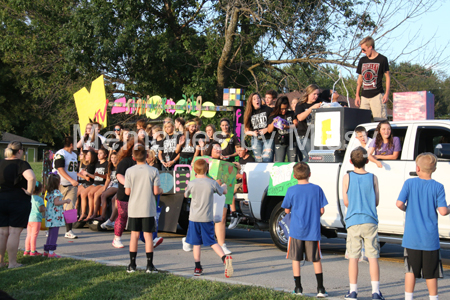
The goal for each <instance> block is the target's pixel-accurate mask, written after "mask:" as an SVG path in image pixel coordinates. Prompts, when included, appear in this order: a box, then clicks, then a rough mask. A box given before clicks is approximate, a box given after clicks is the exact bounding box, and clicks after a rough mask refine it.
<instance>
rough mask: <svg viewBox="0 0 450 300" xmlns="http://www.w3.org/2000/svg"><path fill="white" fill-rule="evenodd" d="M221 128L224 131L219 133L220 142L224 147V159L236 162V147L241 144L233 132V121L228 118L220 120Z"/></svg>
mask: <svg viewBox="0 0 450 300" xmlns="http://www.w3.org/2000/svg"><path fill="white" fill-rule="evenodd" d="M220 129H222V133H221V134H218V135H217V137H218V138H219V140H218V142H219V143H220V145H221V147H222V158H221V159H222V160H227V161H229V162H234V158H235V157H236V156H237V152H236V148H237V146H238V145H239V140H238V139H237V137H236V135H234V134H233V133H231V122H230V120H228V119H227V118H223V119H222V120H220Z"/></svg>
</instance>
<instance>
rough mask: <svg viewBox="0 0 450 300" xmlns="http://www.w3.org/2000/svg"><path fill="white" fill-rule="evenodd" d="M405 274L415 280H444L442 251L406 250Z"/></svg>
mask: <svg viewBox="0 0 450 300" xmlns="http://www.w3.org/2000/svg"><path fill="white" fill-rule="evenodd" d="M404 255H405V272H406V273H414V277H415V278H425V279H433V278H442V277H443V273H444V272H443V271H444V270H443V269H442V261H441V250H440V249H438V250H433V251H424V250H414V249H407V248H405V251H404Z"/></svg>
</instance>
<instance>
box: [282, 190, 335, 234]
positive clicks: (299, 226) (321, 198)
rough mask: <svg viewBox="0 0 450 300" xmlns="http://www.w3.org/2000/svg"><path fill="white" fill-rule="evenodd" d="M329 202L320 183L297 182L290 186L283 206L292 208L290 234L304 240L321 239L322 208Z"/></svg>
mask: <svg viewBox="0 0 450 300" xmlns="http://www.w3.org/2000/svg"><path fill="white" fill-rule="evenodd" d="M327 204H328V201H327V198H326V197H325V194H324V193H323V191H322V189H321V188H320V186H318V185H315V184H312V183H308V184H297V185H294V186H291V187H290V188H288V190H287V192H286V196H285V197H284V200H283V203H282V204H281V207H282V208H288V209H290V210H291V226H290V230H289V233H290V236H291V237H293V238H295V239H297V240H302V241H320V209H321V208H322V207H325V205H327Z"/></svg>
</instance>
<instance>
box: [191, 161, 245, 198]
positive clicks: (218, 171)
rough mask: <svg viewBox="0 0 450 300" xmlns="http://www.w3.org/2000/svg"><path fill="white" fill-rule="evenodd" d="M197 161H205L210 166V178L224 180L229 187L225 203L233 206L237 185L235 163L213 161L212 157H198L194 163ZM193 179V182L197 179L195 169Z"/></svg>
mask: <svg viewBox="0 0 450 300" xmlns="http://www.w3.org/2000/svg"><path fill="white" fill-rule="evenodd" d="M197 159H204V160H206V162H207V163H208V164H209V171H208V175H209V177H211V178H213V179H214V180H222V182H223V183H225V184H226V185H227V194H226V195H225V203H226V204H231V203H232V202H233V194H234V185H235V183H236V174H237V168H236V166H235V165H234V164H233V163H230V162H227V161H223V160H219V159H213V158H212V157H210V156H197V157H196V158H195V159H194V162H195V161H196V160H197ZM191 178H192V180H194V178H195V172H194V168H192V170H191Z"/></svg>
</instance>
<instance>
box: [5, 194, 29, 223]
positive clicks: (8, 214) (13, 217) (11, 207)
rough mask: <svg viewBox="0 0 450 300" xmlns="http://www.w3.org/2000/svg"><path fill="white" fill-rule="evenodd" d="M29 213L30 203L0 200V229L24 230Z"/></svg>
mask: <svg viewBox="0 0 450 300" xmlns="http://www.w3.org/2000/svg"><path fill="white" fill-rule="evenodd" d="M30 212H31V201H25V200H0V227H17V228H26V227H27V225H28V218H29V217H30Z"/></svg>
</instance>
